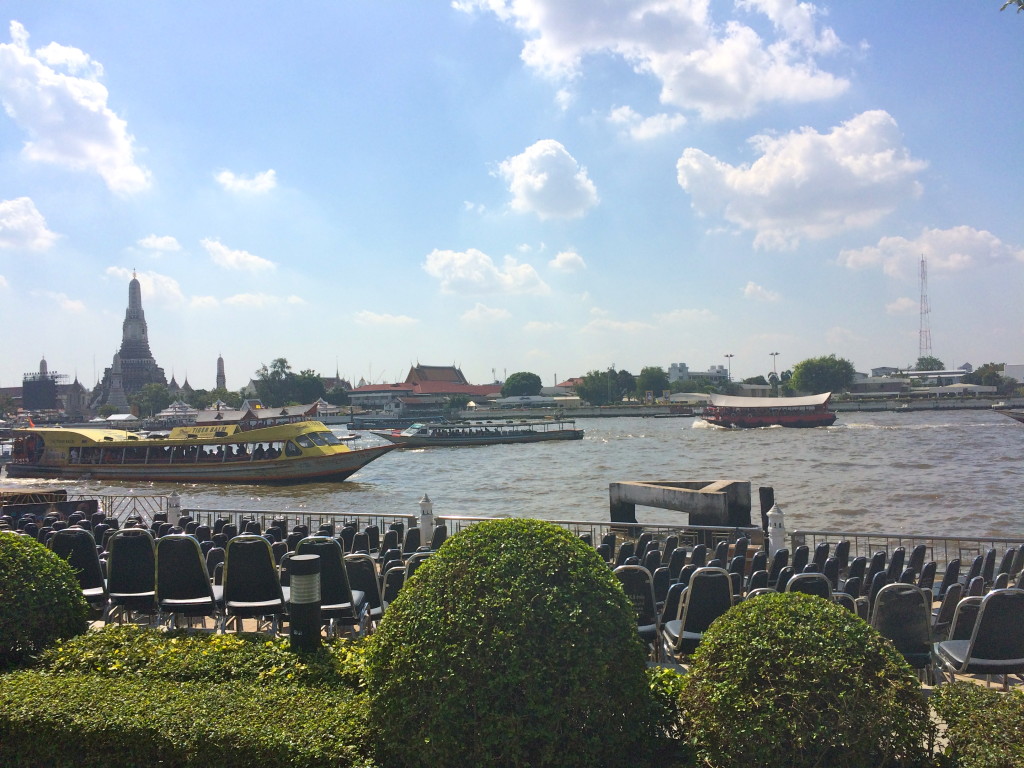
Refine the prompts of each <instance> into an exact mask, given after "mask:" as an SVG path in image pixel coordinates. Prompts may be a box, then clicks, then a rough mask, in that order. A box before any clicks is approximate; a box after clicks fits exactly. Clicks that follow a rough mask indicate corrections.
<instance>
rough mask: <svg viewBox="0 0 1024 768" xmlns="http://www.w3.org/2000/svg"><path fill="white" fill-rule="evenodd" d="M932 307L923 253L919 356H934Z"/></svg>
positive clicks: (926, 262)
mask: <svg viewBox="0 0 1024 768" xmlns="http://www.w3.org/2000/svg"><path fill="white" fill-rule="evenodd" d="M931 314H932V308H931V307H930V306H929V304H928V260H927V259H926V258H925V257H924V254H923V253H922V254H921V323H920V329H919V331H918V343H917V357H918V359H920V358H922V357H931V356H932V327H931Z"/></svg>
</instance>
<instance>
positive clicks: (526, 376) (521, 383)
mask: <svg viewBox="0 0 1024 768" xmlns="http://www.w3.org/2000/svg"><path fill="white" fill-rule="evenodd" d="M542 386H543V384H541V380H540V376H538V375H537V374H536V373H530V372H529V371H519V372H518V373H513V374H512V375H511V376H509V377H508V378H507V379H505V385H504V386H503V387H502V388H501V396H502V397H523V396H533V395H539V394H540V390H541V387H542Z"/></svg>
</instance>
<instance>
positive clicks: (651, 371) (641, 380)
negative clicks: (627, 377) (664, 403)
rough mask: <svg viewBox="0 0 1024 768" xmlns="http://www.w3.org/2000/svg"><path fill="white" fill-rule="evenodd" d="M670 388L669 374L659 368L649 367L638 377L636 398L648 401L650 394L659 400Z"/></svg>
mask: <svg viewBox="0 0 1024 768" xmlns="http://www.w3.org/2000/svg"><path fill="white" fill-rule="evenodd" d="M668 388H669V385H668V374H667V373H665V369H664V368H661V367H659V366H654V365H649V366H647V367H646V368H643V369H642V370H641V371H640V375H639V376H637V377H636V396H637V398H638V399H639V400H641V401H644V400H646V398H647V393H648V392H653V393H654V396H655V397H656V398H657V397H661V393H662V392H664V391H665V390H666V389H668Z"/></svg>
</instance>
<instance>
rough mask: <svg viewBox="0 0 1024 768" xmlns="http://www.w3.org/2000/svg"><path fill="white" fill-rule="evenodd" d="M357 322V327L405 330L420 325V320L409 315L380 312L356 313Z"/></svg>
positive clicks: (366, 311)
mask: <svg viewBox="0 0 1024 768" xmlns="http://www.w3.org/2000/svg"><path fill="white" fill-rule="evenodd" d="M355 321H356V324H357V325H375V326H381V327H392V328H405V327H408V326H410V325H416V324H417V323H419V320H417V319H416V318H414V317H409V316H407V315H388V314H380V313H378V312H370V311H369V310H363V311H362V312H356V314H355Z"/></svg>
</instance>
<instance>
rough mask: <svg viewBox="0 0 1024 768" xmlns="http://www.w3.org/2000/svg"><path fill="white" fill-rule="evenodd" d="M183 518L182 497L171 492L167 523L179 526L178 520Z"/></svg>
mask: <svg viewBox="0 0 1024 768" xmlns="http://www.w3.org/2000/svg"><path fill="white" fill-rule="evenodd" d="M180 517H181V496H179V495H178V492H177V491H171V493H170V495H169V496H168V497H167V522H168V523H170V524H171V525H177V524H178V518H180Z"/></svg>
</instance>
